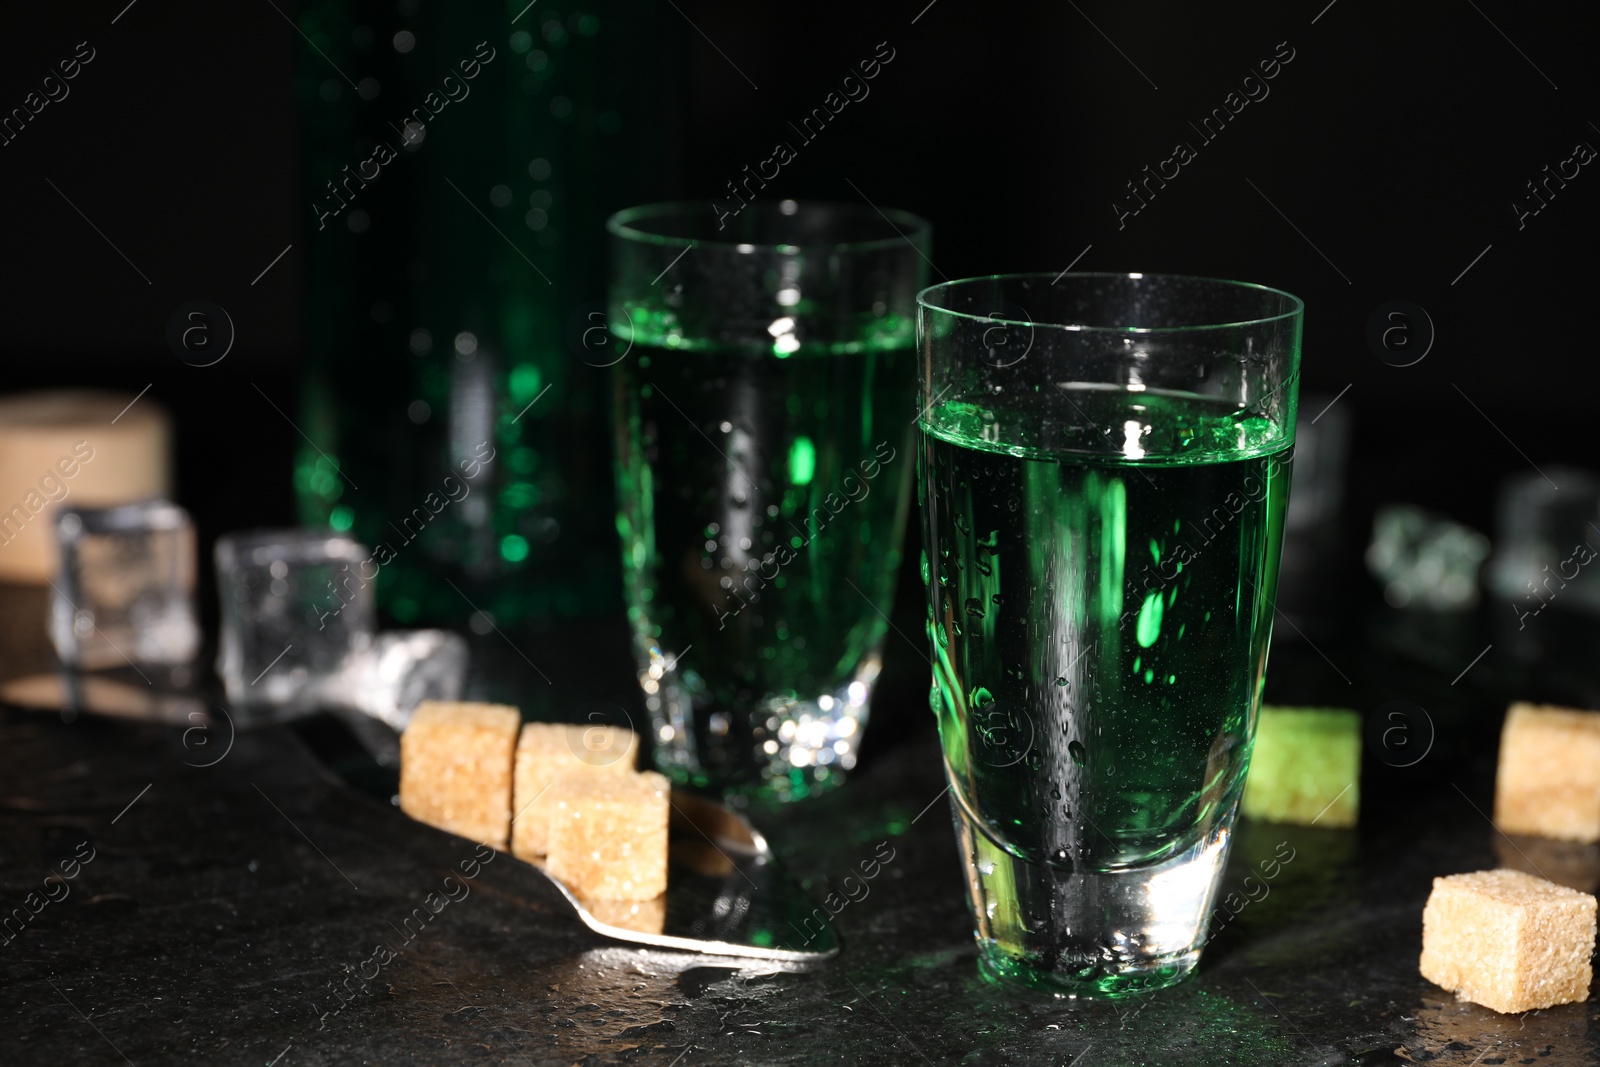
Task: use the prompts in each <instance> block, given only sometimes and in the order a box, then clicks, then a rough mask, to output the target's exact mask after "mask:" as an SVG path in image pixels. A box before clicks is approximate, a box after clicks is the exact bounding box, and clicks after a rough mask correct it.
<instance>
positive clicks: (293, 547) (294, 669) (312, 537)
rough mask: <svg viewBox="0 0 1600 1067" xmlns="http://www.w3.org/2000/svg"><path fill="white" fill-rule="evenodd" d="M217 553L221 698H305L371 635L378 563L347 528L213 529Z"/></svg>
mask: <svg viewBox="0 0 1600 1067" xmlns="http://www.w3.org/2000/svg"><path fill="white" fill-rule="evenodd" d="M216 560H217V596H218V599H219V600H220V601H221V607H222V635H221V641H220V647H219V649H218V652H217V673H218V674H220V675H222V681H223V686H224V688H225V689H226V691H227V694H228V699H229V701H231V702H233V703H235V704H272V705H278V706H290V707H309V706H311V705H312V704H314V703H315V702H316V700H317V699H318V694H317V690H318V688H319V687H321V686H323V685H325V684H326V683H327V682H328V681H329V680H330V679H331V678H333V677H334V676H335V675H337V674H338V673H339V671H340V670H342V669H343V667H344V661H345V657H346V656H348V655H349V654H350V653H351V652H353V651H357V650H359V649H363V648H366V647H367V646H368V645H369V643H370V642H371V640H372V635H373V629H374V625H373V617H374V608H373V582H374V580H375V579H376V577H377V563H376V562H374V560H373V559H372V556H371V553H370V552H368V551H367V549H366V547H365V546H363V545H361V544H359V543H357V542H356V541H354V540H352V539H351V538H348V537H343V536H341V535H338V534H333V533H329V532H328V531H326V530H252V531H249V532H246V533H239V534H230V535H228V536H226V537H223V538H220V539H218V541H217V549H216Z"/></svg>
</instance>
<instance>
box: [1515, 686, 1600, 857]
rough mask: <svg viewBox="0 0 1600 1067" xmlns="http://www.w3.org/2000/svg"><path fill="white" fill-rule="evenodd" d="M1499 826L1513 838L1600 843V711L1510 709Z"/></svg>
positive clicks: (1532, 706)
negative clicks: (1526, 836) (1543, 838)
mask: <svg viewBox="0 0 1600 1067" xmlns="http://www.w3.org/2000/svg"><path fill="white" fill-rule="evenodd" d="M1494 822H1495V825H1496V826H1498V827H1500V829H1502V830H1504V831H1505V832H1506V833H1511V834H1533V835H1535V836H1538V837H1553V838H1557V839H1559V840H1563V841H1585V842H1590V843H1593V842H1596V841H1600V712H1594V711H1576V710H1573V709H1572V708H1557V707H1548V706H1541V705H1536V704H1513V705H1511V708H1510V709H1509V710H1508V711H1507V712H1506V722H1505V726H1504V728H1503V729H1502V730H1501V732H1500V768H1499V771H1498V772H1497V773H1496V775H1495V783H1494Z"/></svg>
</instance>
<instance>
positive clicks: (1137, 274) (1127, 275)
mask: <svg viewBox="0 0 1600 1067" xmlns="http://www.w3.org/2000/svg"><path fill="white" fill-rule="evenodd" d="M1040 278H1051V279H1053V280H1052V281H1051V282H1050V284H1051V285H1054V284H1055V283H1056V282H1059V281H1061V280H1062V279H1063V278H1067V279H1072V278H1120V279H1123V280H1125V281H1126V280H1130V279H1131V280H1135V281H1139V280H1144V279H1146V278H1150V279H1158V280H1161V281H1185V282H1204V283H1205V284H1207V285H1212V286H1216V287H1218V288H1231V289H1253V290H1255V291H1257V292H1260V293H1271V294H1273V295H1274V296H1280V297H1283V298H1285V299H1287V300H1288V301H1290V303H1291V307H1289V309H1288V310H1286V311H1282V312H1278V313H1277V314H1273V315H1262V316H1259V317H1257V318H1249V319H1237V320H1233V321H1229V322H1204V323H1196V324H1194V325H1192V326H1088V325H1084V324H1082V323H1070V322H1040V321H1038V320H1031V321H1030V320H1026V319H1009V318H1005V317H1003V316H997V315H992V314H991V315H979V314H977V313H975V312H971V311H958V310H956V309H955V308H948V307H942V306H940V305H939V304H937V303H934V301H933V294H934V293H935V290H942V291H947V292H948V291H951V290H954V289H955V288H956V287H957V286H967V285H973V284H975V283H978V282H1004V281H1012V280H1015V279H1029V280H1033V279H1040ZM1305 307H1306V302H1305V301H1304V300H1302V299H1300V298H1299V297H1298V296H1295V295H1294V294H1293V293H1290V292H1287V291H1285V290H1283V289H1276V288H1273V287H1272V286H1270V285H1261V284H1259V283H1257V282H1241V281H1234V280H1232V279H1229V278H1210V277H1207V276H1205V275H1202V274H1162V273H1159V272H1151V271H1076V272H1074V273H1071V274H1068V273H1065V272H1063V273H1061V274H1055V275H1052V274H1050V273H1049V272H1048V271H1019V272H1016V273H1012V274H985V275H975V276H973V277H970V278H956V279H953V280H947V281H942V282H939V283H937V284H934V285H930V286H928V287H927V288H926V289H924V290H922V292H920V293H918V294H917V308H918V310H919V311H930V312H936V313H938V314H940V315H950V316H952V317H954V318H958V319H967V320H968V321H971V322H991V323H998V324H1001V325H1005V326H1028V327H1043V328H1045V329H1050V330H1063V331H1066V332H1071V333H1116V334H1130V333H1131V334H1169V333H1197V332H1201V331H1205V330H1237V329H1243V328H1245V327H1249V326H1263V325H1266V324H1268V323H1273V322H1281V321H1284V320H1286V319H1292V318H1295V317H1297V316H1299V315H1300V314H1302V313H1303V312H1304V311H1305Z"/></svg>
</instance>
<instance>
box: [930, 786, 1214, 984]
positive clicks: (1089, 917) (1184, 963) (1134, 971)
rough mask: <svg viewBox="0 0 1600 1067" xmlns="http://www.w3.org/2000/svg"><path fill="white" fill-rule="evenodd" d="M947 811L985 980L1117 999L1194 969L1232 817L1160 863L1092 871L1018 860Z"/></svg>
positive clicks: (964, 816)
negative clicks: (960, 853)
mask: <svg viewBox="0 0 1600 1067" xmlns="http://www.w3.org/2000/svg"><path fill="white" fill-rule="evenodd" d="M953 795H954V794H953ZM954 807H955V812H956V814H955V824H956V836H957V838H958V839H959V841H960V845H961V848H962V850H963V852H964V854H965V855H964V858H965V859H966V861H967V892H968V904H969V905H970V906H971V909H972V915H973V918H974V920H975V925H976V929H975V930H974V936H975V937H976V938H977V941H978V960H979V966H980V969H981V970H982V972H983V974H984V977H986V978H988V979H989V980H991V981H994V982H999V983H1017V984H1021V985H1027V986H1031V987H1034V988H1037V989H1045V990H1049V991H1051V992H1055V993H1058V994H1064V995H1069V996H1084V997H1121V996H1132V995H1135V994H1139V993H1144V992H1148V991H1150V990H1155V989H1163V988H1165V987H1167V986H1170V985H1175V984H1176V983H1178V982H1180V981H1182V980H1183V979H1184V978H1185V977H1186V976H1188V974H1189V973H1190V972H1191V971H1193V970H1194V967H1195V964H1196V963H1197V962H1198V961H1199V959H1200V949H1201V946H1202V945H1203V944H1204V942H1205V935H1206V926H1207V921H1208V919H1209V917H1210V915H1211V906H1212V900H1213V897H1214V895H1215V893H1216V886H1217V882H1218V880H1219V879H1220V877H1221V874H1222V869H1223V867H1224V865H1225V864H1226V863H1227V858H1228V851H1229V847H1230V844H1231V839H1232V834H1231V833H1230V828H1231V826H1232V821H1233V820H1232V816H1231V814H1230V815H1229V817H1228V818H1227V819H1226V820H1224V821H1222V822H1221V823H1220V824H1219V825H1217V826H1215V827H1212V828H1211V831H1210V832H1209V833H1208V834H1205V835H1202V837H1201V839H1200V840H1198V841H1197V842H1195V844H1193V845H1192V846H1191V847H1189V848H1186V849H1184V850H1183V851H1181V852H1179V853H1177V854H1176V855H1170V856H1168V857H1167V858H1165V859H1163V860H1161V861H1159V862H1157V863H1153V864H1148V865H1141V866H1135V867H1124V868H1118V869H1113V870H1090V869H1079V868H1073V867H1070V866H1064V865H1057V864H1050V863H1044V862H1032V861H1029V860H1024V859H1021V858H1020V857H1018V856H1016V855H1014V854H1013V853H1011V852H1009V851H1007V850H1006V849H1004V848H1002V847H1001V846H1000V845H999V844H998V843H996V842H995V841H994V840H993V839H992V838H991V837H989V836H988V834H986V833H985V832H984V831H983V829H982V828H981V827H980V826H978V825H976V824H975V820H974V819H973V818H972V817H971V816H970V815H969V814H968V813H967V812H966V811H965V810H964V809H963V806H962V804H961V802H960V800H959V798H958V799H957V801H956V803H955V805H954Z"/></svg>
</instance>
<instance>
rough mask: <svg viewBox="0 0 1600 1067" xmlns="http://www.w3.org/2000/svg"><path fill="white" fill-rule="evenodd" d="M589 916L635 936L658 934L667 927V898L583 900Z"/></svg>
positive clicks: (664, 896)
mask: <svg viewBox="0 0 1600 1067" xmlns="http://www.w3.org/2000/svg"><path fill="white" fill-rule="evenodd" d="M583 906H584V907H585V908H586V909H588V912H589V914H590V915H593V916H594V917H595V918H596V919H598V920H600V921H601V922H603V923H605V924H606V925H607V926H615V927H618V928H619V929H622V930H631V931H633V932H634V933H636V934H659V933H661V931H662V930H663V929H664V928H665V927H666V925H667V897H666V894H664V893H663V894H662V895H661V896H659V897H655V898H653V899H650V900H585V901H584V902H583Z"/></svg>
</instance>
